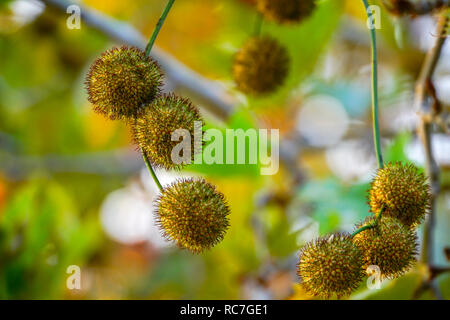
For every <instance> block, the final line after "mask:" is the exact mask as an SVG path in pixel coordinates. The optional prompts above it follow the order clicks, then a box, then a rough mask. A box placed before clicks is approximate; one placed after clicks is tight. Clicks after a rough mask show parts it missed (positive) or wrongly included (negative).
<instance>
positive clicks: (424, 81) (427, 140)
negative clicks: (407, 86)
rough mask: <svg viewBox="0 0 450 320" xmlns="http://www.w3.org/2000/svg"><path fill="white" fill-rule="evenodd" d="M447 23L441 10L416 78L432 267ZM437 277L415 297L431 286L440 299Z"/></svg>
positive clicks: (427, 253)
mask: <svg viewBox="0 0 450 320" xmlns="http://www.w3.org/2000/svg"><path fill="white" fill-rule="evenodd" d="M447 24H448V17H447V16H446V15H445V14H442V15H441V16H440V17H439V20H438V26H437V32H436V41H435V44H434V46H433V48H431V50H430V51H429V52H428V53H427V55H426V57H425V61H424V63H423V65H422V69H421V72H420V75H419V79H418V80H417V85H416V93H415V107H416V110H418V113H419V116H420V121H419V125H418V128H417V130H418V134H419V136H420V138H421V140H422V144H423V147H424V152H425V166H426V171H427V174H428V177H429V179H430V184H431V196H432V200H431V208H430V212H429V215H428V219H427V220H426V221H425V227H424V237H423V246H422V257H421V260H422V262H423V263H424V264H426V265H427V266H428V269H429V270H431V265H432V264H433V260H434V259H433V256H434V255H433V250H434V229H435V225H436V206H437V198H438V195H439V193H440V182H439V173H440V172H439V170H440V169H439V166H438V164H437V162H436V159H435V157H434V154H433V146H432V142H431V134H432V127H433V119H434V118H435V116H436V115H438V114H439V113H440V111H441V108H440V104H439V101H438V99H437V97H436V91H435V89H434V85H433V80H432V78H433V74H434V71H435V70H436V66H437V63H438V61H439V57H440V56H441V52H442V48H443V46H444V43H445V40H446V28H447ZM433 280H434V277H433V276H432V273H431V272H430V275H429V276H428V277H427V278H426V279H424V280H423V282H422V283H421V285H420V286H419V288H418V289H417V290H416V292H415V293H414V297H418V296H420V294H421V293H422V292H424V291H425V290H427V289H432V292H433V293H434V294H435V296H436V298H438V299H440V298H441V297H442V294H441V293H440V292H439V288H438V287H437V285H435V284H434V283H433Z"/></svg>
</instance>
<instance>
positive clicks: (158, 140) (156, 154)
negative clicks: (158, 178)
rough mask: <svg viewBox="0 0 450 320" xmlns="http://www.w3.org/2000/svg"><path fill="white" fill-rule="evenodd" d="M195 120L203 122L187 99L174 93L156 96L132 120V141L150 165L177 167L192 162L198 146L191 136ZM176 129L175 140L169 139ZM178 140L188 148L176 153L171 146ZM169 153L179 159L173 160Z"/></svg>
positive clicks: (168, 167) (165, 167) (177, 142)
mask: <svg viewBox="0 0 450 320" xmlns="http://www.w3.org/2000/svg"><path fill="white" fill-rule="evenodd" d="M196 121H199V122H200V123H201V124H203V121H202V118H201V116H200V113H199V111H198V109H197V108H196V107H195V106H193V105H192V103H191V102H190V101H189V100H188V99H185V98H181V97H178V96H176V95H174V94H170V95H164V96H160V97H159V98H157V99H156V100H154V101H153V102H152V104H151V105H150V106H149V107H147V108H146V110H145V113H144V114H142V115H141V116H140V117H139V118H137V119H136V121H135V123H134V125H133V134H134V140H135V141H136V143H137V144H138V145H139V147H140V149H141V150H142V152H143V153H144V154H145V155H146V156H147V158H148V159H149V160H150V163H151V164H152V165H154V166H155V167H160V168H164V169H166V170H171V169H175V170H179V169H181V168H182V167H183V166H184V165H186V164H189V163H192V161H193V160H194V156H195V151H197V149H198V148H195V142H196V141H195V136H194V132H195V128H194V126H195V122H196ZM177 130H178V131H177ZM176 131H177V132H178V138H179V140H178V138H177V137H174V138H172V134H177V132H176ZM186 139H187V140H186ZM172 140H174V141H172ZM181 140H182V141H183V142H185V141H186V143H187V144H188V146H189V147H190V150H185V149H183V150H178V151H179V152H178V151H177V150H176V149H175V147H176V146H177V145H179V144H180V143H182V142H180V141H181ZM189 151H190V152H189ZM184 153H186V154H187V155H186V154H184ZM173 154H174V155H176V156H177V158H179V159H173Z"/></svg>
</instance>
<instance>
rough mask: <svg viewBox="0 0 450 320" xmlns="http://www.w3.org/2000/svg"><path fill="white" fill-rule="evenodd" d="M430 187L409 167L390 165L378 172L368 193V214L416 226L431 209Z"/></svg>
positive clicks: (424, 179) (423, 176)
mask: <svg viewBox="0 0 450 320" xmlns="http://www.w3.org/2000/svg"><path fill="white" fill-rule="evenodd" d="M430 201H431V194H430V186H429V185H428V183H427V181H426V177H425V175H424V174H423V173H421V172H419V170H418V168H417V167H415V166H414V165H412V164H402V163H400V162H397V163H389V164H388V165H386V166H385V167H384V168H383V169H379V170H378V171H377V174H376V176H375V179H374V180H373V181H372V183H371V187H370V189H369V205H370V208H371V211H372V212H374V213H376V214H378V213H379V212H380V211H381V209H382V208H383V207H384V212H383V215H384V216H391V217H394V218H397V219H399V220H400V221H401V222H402V223H404V224H405V225H406V226H412V227H414V226H417V225H418V224H420V223H421V221H422V220H423V218H424V216H425V214H426V213H427V212H428V210H429V207H430Z"/></svg>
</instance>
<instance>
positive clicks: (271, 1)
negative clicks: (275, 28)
mask: <svg viewBox="0 0 450 320" xmlns="http://www.w3.org/2000/svg"><path fill="white" fill-rule="evenodd" d="M257 8H258V11H259V12H261V14H263V15H264V17H265V18H266V19H268V20H271V21H275V22H277V23H294V22H299V21H301V20H303V19H304V18H306V17H309V16H310V15H311V14H312V12H313V11H314V9H315V8H316V3H315V0H257Z"/></svg>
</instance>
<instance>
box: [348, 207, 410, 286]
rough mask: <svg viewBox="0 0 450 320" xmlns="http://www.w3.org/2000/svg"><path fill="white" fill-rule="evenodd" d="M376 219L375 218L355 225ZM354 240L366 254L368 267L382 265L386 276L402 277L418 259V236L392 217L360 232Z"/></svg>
mask: <svg viewBox="0 0 450 320" xmlns="http://www.w3.org/2000/svg"><path fill="white" fill-rule="evenodd" d="M374 222H375V217H371V218H368V219H366V221H365V222H363V223H360V224H359V225H356V227H355V228H356V229H359V228H361V227H363V226H366V225H368V224H373V223H374ZM353 241H354V242H355V244H356V246H357V247H358V248H360V250H361V252H362V253H363V255H364V269H367V268H368V267H369V266H371V265H375V266H378V267H379V268H380V272H381V274H380V275H381V277H382V278H396V277H399V276H400V275H402V274H404V273H405V272H406V271H408V269H409V268H410V267H411V266H412V264H413V263H414V262H415V260H416V254H417V237H416V234H415V232H414V230H412V229H411V228H408V227H407V226H405V225H404V224H403V223H402V222H400V221H399V220H398V219H395V218H392V217H383V216H381V219H380V221H379V222H378V224H377V225H376V226H375V227H374V228H372V229H367V230H364V231H362V232H360V233H358V234H356V235H355V236H354V237H353Z"/></svg>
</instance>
